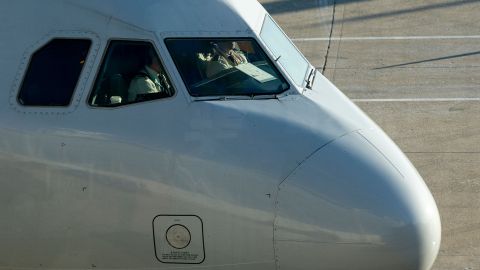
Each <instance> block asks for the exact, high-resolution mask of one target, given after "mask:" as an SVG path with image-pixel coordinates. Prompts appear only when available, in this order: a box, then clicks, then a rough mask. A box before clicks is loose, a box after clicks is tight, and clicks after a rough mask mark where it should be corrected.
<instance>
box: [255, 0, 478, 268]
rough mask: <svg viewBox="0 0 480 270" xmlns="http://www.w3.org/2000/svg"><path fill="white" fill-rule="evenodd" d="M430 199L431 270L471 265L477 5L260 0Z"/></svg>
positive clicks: (474, 248)
mask: <svg viewBox="0 0 480 270" xmlns="http://www.w3.org/2000/svg"><path fill="white" fill-rule="evenodd" d="M260 2H261V3H262V4H263V5H264V7H265V8H266V9H267V10H268V11H269V12H270V14H271V15H272V16H273V17H274V19H275V20H276V21H277V22H278V23H279V24H280V25H281V26H282V28H283V29H284V30H285V32H286V33H287V34H288V35H289V36H290V37H291V38H292V39H294V42H295V43H296V45H297V46H298V47H299V48H300V50H301V51H302V52H303V53H304V54H305V56H306V57H307V58H308V59H309V60H310V62H311V63H312V64H314V65H315V66H316V67H317V68H318V69H319V70H322V71H323V73H324V75H325V76H326V77H327V78H328V79H329V80H330V81H332V82H333V83H334V84H335V85H336V86H337V87H338V88H339V89H340V90H342V91H343V92H344V93H345V94H346V95H347V96H348V97H350V98H351V99H353V100H354V102H356V103H357V105H359V106H360V107H361V108H362V109H363V110H364V111H365V112H366V113H367V114H368V115H369V116H370V117H371V118H372V119H373V120H374V121H375V122H377V124H379V125H380V126H381V127H382V128H383V129H384V130H385V131H386V132H387V133H388V134H389V135H390V137H391V138H392V139H393V140H394V141H395V142H396V143H397V144H398V145H399V146H400V148H401V149H402V150H403V151H404V152H405V153H406V154H407V156H408V157H409V158H410V160H411V161H412V163H413V164H414V165H415V167H416V168H417V169H418V170H419V172H420V174H421V175H422V176H423V177H424V180H425V181H426V183H427V185H428V186H429V188H430V190H431V191H432V193H433V196H434V197H435V200H436V202H437V205H438V207H439V210H440V215H441V219H442V244H441V249H440V253H439V255H438V257H437V260H436V262H435V265H434V267H433V268H432V270H455V269H459V270H475V269H480V17H479V16H480V15H479V14H480V1H479V0H463V1H462V0H456V1H451V0H450V1H449V0H418V1H404V0H336V1H334V0H260Z"/></svg>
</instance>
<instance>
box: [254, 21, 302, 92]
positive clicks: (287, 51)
mask: <svg viewBox="0 0 480 270" xmlns="http://www.w3.org/2000/svg"><path fill="white" fill-rule="evenodd" d="M260 37H261V38H262V39H263V41H265V44H266V45H267V46H268V48H269V49H270V51H271V52H272V53H273V55H274V57H275V59H278V60H277V61H278V63H280V65H282V67H283V68H285V70H286V71H287V72H288V74H290V76H291V77H292V79H293V81H294V82H295V84H297V85H299V86H302V85H303V82H304V81H305V77H306V76H307V72H308V69H309V67H310V64H309V63H308V61H307V60H306V59H305V57H304V56H303V55H302V53H301V52H300V51H299V50H298V49H297V47H295V45H293V43H292V41H291V40H290V39H289V38H288V37H287V36H286V35H285V34H284V33H283V31H282V30H281V29H280V28H279V27H278V25H277V24H276V23H275V22H274V21H273V19H272V18H271V17H270V16H268V15H267V16H266V17H265V22H264V23H263V27H262V31H261V32H260Z"/></svg>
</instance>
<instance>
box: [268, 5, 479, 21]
mask: <svg viewBox="0 0 480 270" xmlns="http://www.w3.org/2000/svg"><path fill="white" fill-rule="evenodd" d="M368 1H371V0H279V1H275V2H270V3H264V4H262V5H263V6H264V7H265V9H266V10H267V11H268V12H269V13H270V14H272V15H278V14H282V13H288V12H298V11H303V10H308V9H314V8H318V7H319V6H324V7H327V6H331V5H344V4H350V3H359V2H368ZM478 2H479V0H461V1H449V2H443V3H435V4H429V5H423V6H418V7H412V8H405V9H399V10H392V11H388V12H382V13H375V14H368V15H363V16H357V17H351V18H345V19H343V20H342V19H339V20H338V22H356V21H363V20H372V19H377V18H384V17H391V16H397V15H403V14H407V13H413V12H421V11H427V10H435V9H444V8H452V7H455V6H461V5H467V4H472V3H478ZM330 23H331V22H329V21H328V22H323V23H321V24H330Z"/></svg>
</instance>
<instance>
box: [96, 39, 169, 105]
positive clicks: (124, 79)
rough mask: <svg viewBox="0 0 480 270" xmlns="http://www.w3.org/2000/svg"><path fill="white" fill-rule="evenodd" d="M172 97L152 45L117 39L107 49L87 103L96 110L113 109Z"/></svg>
mask: <svg viewBox="0 0 480 270" xmlns="http://www.w3.org/2000/svg"><path fill="white" fill-rule="evenodd" d="M173 94H174V89H173V87H172V84H171V83H170V81H169V80H168V77H167V74H166V73H165V69H164V68H163V66H162V64H161V61H160V58H159V57H158V54H157V52H156V51H155V49H154V47H153V46H152V44H150V43H149V42H143V41H125V40H118V41H111V42H110V45H109V46H108V49H107V54H106V56H105V59H104V61H103V64H102V66H101V68H100V72H99V75H98V78H97V80H96V82H95V86H94V87H93V91H92V93H91V94H90V97H89V103H90V105H92V106H96V107H116V106H121V105H125V104H130V103H135V102H142V101H148V100H154V99H161V98H166V97H171V96H173Z"/></svg>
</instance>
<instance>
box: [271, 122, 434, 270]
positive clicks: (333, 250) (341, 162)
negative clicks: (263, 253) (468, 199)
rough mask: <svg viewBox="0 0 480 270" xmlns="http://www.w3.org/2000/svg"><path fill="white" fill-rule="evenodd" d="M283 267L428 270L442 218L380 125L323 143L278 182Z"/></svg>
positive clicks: (277, 229) (278, 253)
mask: <svg viewBox="0 0 480 270" xmlns="http://www.w3.org/2000/svg"><path fill="white" fill-rule="evenodd" d="M276 203H277V208H276V216H275V225H274V227H275V228H274V238H275V244H274V245H275V256H276V261H277V267H280V268H281V269H299V270H300V269H301V270H313V269H357V270H362V269H364V270H374V269H389V270H427V269H430V268H431V267H432V265H433V262H434V260H435V258H436V256H437V253H438V250H439V247H440V238H441V225H440V217H439V213H438V209H437V206H436V204H435V201H434V199H433V197H432V195H431V193H430V191H429V189H428V187H427V186H426V184H425V182H424V181H423V179H422V178H421V176H420V175H419V174H418V172H417V171H416V169H415V168H414V167H413V166H412V165H411V163H410V162H409V161H408V159H407V158H406V157H405V155H404V154H403V153H402V152H401V150H400V149H398V147H397V146H396V145H395V144H394V143H393V142H392V141H391V140H390V139H389V138H388V137H387V136H386V135H385V134H384V133H383V132H381V131H372V130H368V131H366V130H361V131H357V132H353V133H350V134H348V135H345V136H343V137H341V138H338V139H336V140H335V141H333V142H332V143H330V144H328V145H326V146H324V147H323V148H321V149H320V150H318V151H317V152H316V153H314V154H313V155H312V156H311V157H310V158H308V159H307V160H306V161H304V162H303V163H302V164H300V165H299V167H298V168H297V169H296V170H295V171H294V172H293V173H292V174H291V175H290V176H289V177H288V178H287V179H286V180H285V181H283V182H282V183H281V184H280V186H279V191H278V196H277V201H276Z"/></svg>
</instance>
